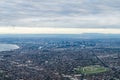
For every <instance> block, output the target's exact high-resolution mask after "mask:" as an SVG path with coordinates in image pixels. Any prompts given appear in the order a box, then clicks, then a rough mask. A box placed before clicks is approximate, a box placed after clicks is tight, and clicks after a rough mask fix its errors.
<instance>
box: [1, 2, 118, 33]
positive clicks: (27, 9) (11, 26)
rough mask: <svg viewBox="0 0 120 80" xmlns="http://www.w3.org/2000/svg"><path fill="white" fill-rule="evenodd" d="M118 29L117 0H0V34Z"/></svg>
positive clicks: (105, 31) (88, 31)
mask: <svg viewBox="0 0 120 80" xmlns="http://www.w3.org/2000/svg"><path fill="white" fill-rule="evenodd" d="M8 33H11V34H12V33H13V34H15V33H18V34H19V33H21V34H22V33H26V34H30V33H31V34H32V33H35V34H36V33H37V34H38V33H41V34H42V33H44V34H56V33H58V34H80V33H111V34H118V33H120V0H0V34H8Z"/></svg>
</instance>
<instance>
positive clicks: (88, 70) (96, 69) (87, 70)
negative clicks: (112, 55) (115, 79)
mask: <svg viewBox="0 0 120 80" xmlns="http://www.w3.org/2000/svg"><path fill="white" fill-rule="evenodd" d="M108 70H109V69H108V68H105V67H102V66H100V65H93V66H87V67H82V68H76V69H75V71H76V72H77V73H81V74H97V73H102V72H106V71H108Z"/></svg>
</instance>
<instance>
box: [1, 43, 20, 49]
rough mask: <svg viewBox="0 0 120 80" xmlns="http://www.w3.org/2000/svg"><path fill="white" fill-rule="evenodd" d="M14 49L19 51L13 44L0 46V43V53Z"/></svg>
mask: <svg viewBox="0 0 120 80" xmlns="http://www.w3.org/2000/svg"><path fill="white" fill-rule="evenodd" d="M15 49H19V46H18V45H14V44H1V43H0V51H11V50H15Z"/></svg>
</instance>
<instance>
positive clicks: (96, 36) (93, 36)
mask: <svg viewBox="0 0 120 80" xmlns="http://www.w3.org/2000/svg"><path fill="white" fill-rule="evenodd" d="M17 37H18V38H31V37H33V38H39V37H40V38H82V39H99V38H120V34H98V33H84V34H0V38H17Z"/></svg>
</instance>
